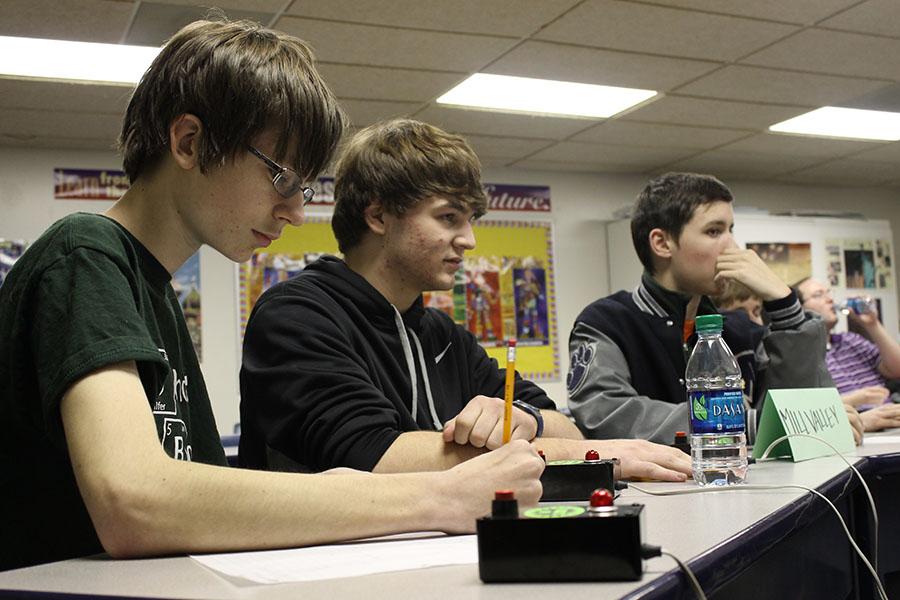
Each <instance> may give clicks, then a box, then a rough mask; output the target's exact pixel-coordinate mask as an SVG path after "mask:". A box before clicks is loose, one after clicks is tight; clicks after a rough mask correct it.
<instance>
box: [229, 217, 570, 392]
mask: <svg viewBox="0 0 900 600" xmlns="http://www.w3.org/2000/svg"><path fill="white" fill-rule="evenodd" d="M474 230H475V237H476V240H477V245H476V248H475V249H474V250H470V251H468V252H466V258H465V260H464V264H463V266H462V267H461V268H460V270H459V272H457V274H456V281H455V283H454V286H453V289H452V290H449V291H438V292H426V293H425V295H424V300H425V304H426V306H429V307H431V308H436V309H438V310H442V311H444V312H446V313H447V314H448V315H450V317H451V318H452V319H453V320H454V321H455V322H456V323H458V324H460V325H462V326H464V327H466V328H467V329H468V330H469V331H471V332H472V334H473V335H475V336H476V337H477V338H478V340H479V343H481V345H482V346H483V347H484V348H485V350H486V351H487V353H488V355H490V356H491V357H493V358H495V359H497V361H498V362H499V363H500V365H501V366H502V365H503V364H504V362H505V357H506V351H505V346H506V342H507V340H509V339H510V338H513V337H515V338H516V339H517V340H518V344H517V346H518V351H517V356H516V369H517V370H518V371H519V373H520V374H521V375H522V377H524V378H526V379H530V380H532V381H547V380H554V379H558V378H559V350H558V341H557V322H556V292H555V284H554V269H553V230H552V224H551V223H550V222H549V221H503V220H497V221H489V220H484V221H479V222H478V223H476V224H475V227H474ZM322 254H335V255H337V254H338V248H337V241H336V240H335V239H334V234H333V233H332V231H331V223H330V219H328V218H327V217H309V218H307V220H306V222H305V223H304V224H303V226H302V227H301V228H297V227H286V228H285V230H284V232H283V234H282V236H281V238H279V239H278V240H276V241H275V242H273V243H272V244H271V245H270V246H269V247H268V248H265V249H261V250H258V251H257V252H256V253H255V254H254V255H253V257H252V258H251V259H250V260H249V261H248V262H246V263H244V264H242V265H240V266H239V267H238V269H239V276H238V307H239V313H240V331H241V339H243V335H244V329H245V328H246V325H247V319H248V318H249V316H250V312H251V311H252V310H253V305H254V304H255V303H256V300H257V299H258V298H259V296H260V295H261V294H262V293H263V291H265V290H266V289H268V288H269V287H271V286H272V285H274V284H275V283H277V282H279V281H284V280H286V279H288V278H290V277H292V276H293V275H295V274H296V273H298V272H299V271H301V270H302V269H303V268H304V267H305V266H306V265H307V264H309V263H311V262H313V261H315V260H316V259H318V258H319V257H320V256H321V255H322Z"/></svg>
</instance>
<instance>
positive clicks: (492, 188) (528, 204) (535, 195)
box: [311, 177, 551, 212]
mask: <svg viewBox="0 0 900 600" xmlns="http://www.w3.org/2000/svg"><path fill="white" fill-rule="evenodd" d="M313 189H314V190H316V195H315V197H314V198H313V200H312V202H311V204H313V205H317V206H331V205H333V204H334V178H333V177H319V179H318V181H316V183H315V184H313ZM484 193H485V194H486V195H487V197H488V211H489V212H490V211H498V210H504V211H517V212H550V211H551V204H550V187H549V186H546V185H508V184H503V183H485V184H484Z"/></svg>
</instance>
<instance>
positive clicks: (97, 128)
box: [0, 108, 122, 145]
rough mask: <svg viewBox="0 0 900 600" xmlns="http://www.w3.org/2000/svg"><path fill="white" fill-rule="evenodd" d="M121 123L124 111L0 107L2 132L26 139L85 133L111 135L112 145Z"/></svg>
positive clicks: (99, 136) (91, 136)
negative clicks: (85, 111) (92, 112)
mask: <svg viewBox="0 0 900 600" xmlns="http://www.w3.org/2000/svg"><path fill="white" fill-rule="evenodd" d="M121 126H122V116H121V115H106V114H102V115H101V114H91V113H81V112H79V113H75V112H63V111H45V110H22V109H17V108H2V109H0V134H7V135H12V136H18V137H20V138H22V139H27V137H28V136H35V137H68V138H74V137H82V138H87V139H95V140H96V139H108V140H109V143H110V145H111V144H112V143H113V142H114V141H115V139H116V137H117V136H118V135H119V130H120V128H121ZM62 132H64V133H65V135H63V134H62Z"/></svg>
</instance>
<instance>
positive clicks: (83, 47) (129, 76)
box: [0, 36, 160, 83]
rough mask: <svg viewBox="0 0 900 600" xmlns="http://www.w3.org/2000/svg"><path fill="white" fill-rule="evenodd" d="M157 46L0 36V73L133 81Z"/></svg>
mask: <svg viewBox="0 0 900 600" xmlns="http://www.w3.org/2000/svg"><path fill="white" fill-rule="evenodd" d="M159 51H160V49H159V48H152V47H148V46H125V45H123V44H95V43H89V42H69V41H64V40H42V39H36V38H21V37H6V36H0V75H16V76H21V77H38V78H43V79H75V80H84V81H103V82H112V83H137V82H138V81H139V80H140V79H141V76H142V75H143V74H144V71H146V70H147V68H148V67H149V66H150V63H151V62H153V59H154V58H156V55H157V54H159Z"/></svg>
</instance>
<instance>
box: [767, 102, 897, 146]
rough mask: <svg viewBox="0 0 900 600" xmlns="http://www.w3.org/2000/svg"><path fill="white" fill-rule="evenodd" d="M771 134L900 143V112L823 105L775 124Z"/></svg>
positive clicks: (770, 128)
mask: <svg viewBox="0 0 900 600" xmlns="http://www.w3.org/2000/svg"><path fill="white" fill-rule="evenodd" d="M769 130H770V131H775V132H779V133H800V134H805V135H815V136H820V137H839V138H854V139H858V140H884V141H892V142H894V141H897V140H900V113H895V112H887V111H882V110H862V109H860V108H841V107H839V106H825V107H823V108H817V109H816V110H814V111H811V112H808V113H806V114H803V115H800V116H799V117H794V118H793V119H788V120H787V121H782V122H781V123H776V124H775V125H772V126H771V127H769Z"/></svg>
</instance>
